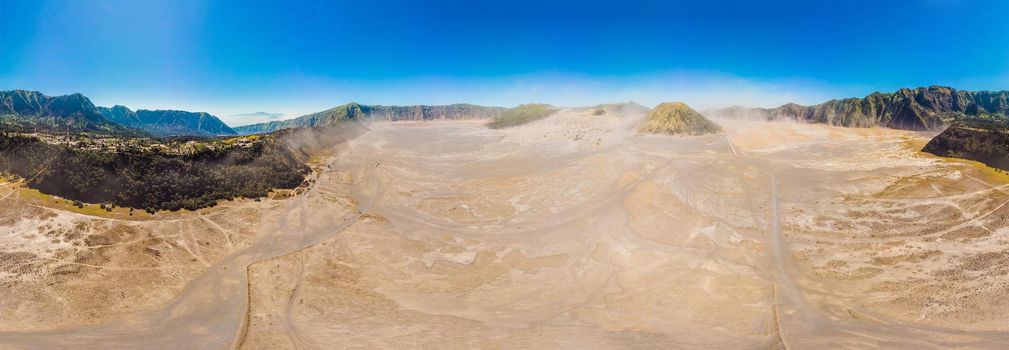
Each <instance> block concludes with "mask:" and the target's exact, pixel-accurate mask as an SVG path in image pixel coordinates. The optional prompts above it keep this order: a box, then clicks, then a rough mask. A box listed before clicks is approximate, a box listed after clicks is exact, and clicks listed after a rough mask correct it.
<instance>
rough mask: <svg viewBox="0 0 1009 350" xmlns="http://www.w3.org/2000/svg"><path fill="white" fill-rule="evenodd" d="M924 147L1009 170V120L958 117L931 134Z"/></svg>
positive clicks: (930, 150)
mask: <svg viewBox="0 0 1009 350" xmlns="http://www.w3.org/2000/svg"><path fill="white" fill-rule="evenodd" d="M922 151H924V152H928V153H931V154H935V155H937V156H942V157H951V158H960V159H967V160H974V161H978V162H981V163H984V164H986V165H988V166H990V167H993V168H999V169H1002V170H1009V123H1007V122H1006V121H1005V120H992V119H967V120H961V121H957V122H955V123H954V124H953V125H950V127H949V128H946V130H944V131H943V132H942V133H940V134H939V135H937V136H936V137H934V138H932V140H930V141H929V142H928V144H926V145H925V147H924V148H923V149H922Z"/></svg>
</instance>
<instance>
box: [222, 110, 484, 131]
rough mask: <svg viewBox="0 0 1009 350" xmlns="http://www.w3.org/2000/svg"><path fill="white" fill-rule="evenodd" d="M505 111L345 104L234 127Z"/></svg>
mask: <svg viewBox="0 0 1009 350" xmlns="http://www.w3.org/2000/svg"><path fill="white" fill-rule="evenodd" d="M502 111H504V108H500V107H485V106H478V105H471V104H452V105H436V106H426V105H416V106H381V105H362V104H358V103H354V102H351V103H348V104H345V105H340V106H337V107H333V108H330V109H328V110H325V111H322V112H317V113H312V114H308V115H304V116H301V117H298V118H294V119H289V120H279V121H272V122H267V123H259V124H252V125H244V126H239V127H236V128H235V131H237V132H238V133H240V134H243V135H244V134H260V133H267V132H272V131H276V130H281V129H291V128H302V127H316V126H332V125H336V124H339V123H341V122H344V121H348V120H356V119H362V120H363V119H369V120H385V121H404V120H416V121H421V120H436V119H489V118H494V117H496V116H497V115H499V114H500V113H501V112H502Z"/></svg>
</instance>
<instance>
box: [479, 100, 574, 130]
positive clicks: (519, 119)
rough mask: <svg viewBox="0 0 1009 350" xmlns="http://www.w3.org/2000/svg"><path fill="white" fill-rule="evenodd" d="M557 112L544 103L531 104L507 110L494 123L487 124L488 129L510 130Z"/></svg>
mask: <svg viewBox="0 0 1009 350" xmlns="http://www.w3.org/2000/svg"><path fill="white" fill-rule="evenodd" d="M556 111H557V108H554V106H551V105H548V104H542V103H529V104H524V105H520V106H518V107H515V108H511V109H508V110H505V111H504V112H502V113H501V115H499V116H497V117H495V118H494V120H493V121H491V122H490V123H488V124H487V127H489V128H491V129H503V128H510V127H513V126H519V125H522V124H526V123H530V122H533V121H536V120H540V119H543V118H546V117H547V116H549V115H550V114H552V113H554V112H556Z"/></svg>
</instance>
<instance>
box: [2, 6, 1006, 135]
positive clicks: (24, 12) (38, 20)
mask: <svg viewBox="0 0 1009 350" xmlns="http://www.w3.org/2000/svg"><path fill="white" fill-rule="evenodd" d="M1007 18H1009V1H1001V0H992V1H966V0H902V1H886V0H881V1H727V0H715V1H633V0H624V1H609V2H603V1H552V2H551V1H522V0H519V1H493V2H492V1H426V2H425V1H380V0H379V1H325V2H322V1H320V2H318V3H314V4H312V3H309V2H300V1H296V2H281V1H185V0H181V1H158V0H145V1H100V0H94V1H45V0H43V1H40V0H30V1H22V0H0V89H14V88H23V89H34V90H41V91H43V92H45V93H47V94H50V95H55V94H65V93H73V92H81V93H84V94H85V95H87V96H89V97H91V98H92V100H94V101H95V103H97V104H99V105H112V104H124V105H127V106H129V107H131V108H134V109H139V108H176V109H185V110H194V111H208V112H211V113H214V114H216V115H218V116H220V117H222V118H223V119H225V121H227V122H228V123H229V124H232V125H236V124H242V123H244V122H253V121H261V120H266V118H277V116H276V114H280V115H282V116H283V117H284V118H286V117H294V116H298V115H301V114H305V113H310V112H314V111H318V110H322V109H325V108H328V107H332V106H334V105H338V104H342V103H345V102H349V101H357V102H361V103H369V104H419V103H427V104H441V103H453V102H470V103H479V104H489V105H501V106H511V105H515V104H519V103H524V102H531V101H537V102H547V103H554V104H559V105H583V104H594V103H601V102H614V101H624V100H635V101H639V102H642V103H645V104H655V103H658V102H661V101H666V100H682V101H685V102H687V103H689V104H692V105H694V106H695V107H697V108H711V107H718V106H725V105H732V104H742V105H753V106H774V105H778V104H781V103H785V102H789V101H795V102H800V103H816V102H820V101H822V100H825V99H829V98H835V97H847V96H860V95H865V94H866V93H869V92H872V91H876V90H880V91H892V90H895V89H897V88H900V87H913V86H923V85H931V84H942V85H951V86H954V87H957V88H962V89H1009V21H1007V20H1006V19H1007ZM257 112H265V113H257Z"/></svg>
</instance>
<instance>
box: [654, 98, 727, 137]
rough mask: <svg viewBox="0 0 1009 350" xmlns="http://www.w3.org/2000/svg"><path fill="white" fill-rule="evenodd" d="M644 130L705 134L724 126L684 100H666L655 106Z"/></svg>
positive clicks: (678, 133) (718, 130) (720, 129)
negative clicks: (706, 116) (683, 101)
mask: <svg viewBox="0 0 1009 350" xmlns="http://www.w3.org/2000/svg"><path fill="white" fill-rule="evenodd" d="M641 131H642V132H648V133H656V134H671V135H680V134H688V135H705V134H713V133H718V132H721V131H722V127H720V126H718V124H715V123H713V122H712V121H710V120H708V119H707V118H705V117H704V116H702V115H701V114H700V113H697V111H695V110H693V109H692V108H690V107H689V106H687V105H686V104H684V103H682V102H666V103H663V104H660V105H658V106H655V108H654V109H652V111H651V112H649V113H648V116H647V117H646V118H645V122H644V123H643V124H642V125H641Z"/></svg>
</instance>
